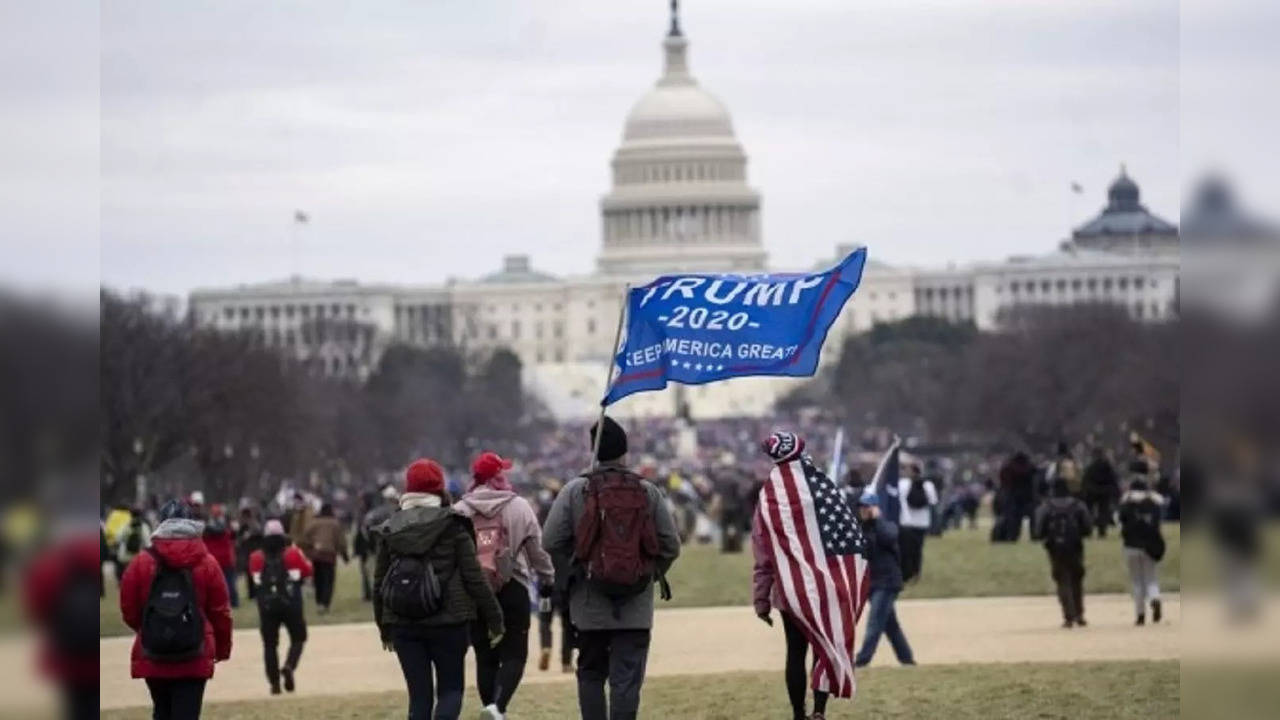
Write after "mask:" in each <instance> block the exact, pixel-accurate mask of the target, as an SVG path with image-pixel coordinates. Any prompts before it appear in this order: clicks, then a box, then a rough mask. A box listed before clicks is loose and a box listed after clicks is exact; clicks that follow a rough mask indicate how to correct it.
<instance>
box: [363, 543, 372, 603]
mask: <svg viewBox="0 0 1280 720" xmlns="http://www.w3.org/2000/svg"><path fill="white" fill-rule="evenodd" d="M374 562H375V559H374V557H373V556H372V555H361V556H360V599H361V600H363V601H365V602H369V601H370V600H372V599H373V566H374Z"/></svg>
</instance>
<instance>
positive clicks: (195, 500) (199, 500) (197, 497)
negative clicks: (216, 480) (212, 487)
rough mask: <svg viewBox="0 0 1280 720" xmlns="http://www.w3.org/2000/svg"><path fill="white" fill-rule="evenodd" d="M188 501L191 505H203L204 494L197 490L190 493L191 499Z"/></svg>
mask: <svg viewBox="0 0 1280 720" xmlns="http://www.w3.org/2000/svg"><path fill="white" fill-rule="evenodd" d="M188 499H189V500H190V501H191V504H192V505H203V504H204V493H202V492H200V491H199V490H194V491H192V493H191V497H190V498H188Z"/></svg>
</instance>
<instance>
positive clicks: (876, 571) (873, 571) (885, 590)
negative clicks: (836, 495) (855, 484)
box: [854, 492, 916, 667]
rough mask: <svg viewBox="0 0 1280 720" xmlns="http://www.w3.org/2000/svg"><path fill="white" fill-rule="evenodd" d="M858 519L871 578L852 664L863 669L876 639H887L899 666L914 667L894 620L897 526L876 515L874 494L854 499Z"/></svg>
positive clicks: (899, 567) (897, 590)
mask: <svg viewBox="0 0 1280 720" xmlns="http://www.w3.org/2000/svg"><path fill="white" fill-rule="evenodd" d="M858 519H859V521H861V523H862V530H863V535H864V536H865V537H866V539H867V566H868V574H869V575H870V576H871V581H870V583H869V585H870V590H871V596H870V597H869V598H868V601H867V609H868V613H867V627H866V636H865V637H864V638H863V639H862V647H861V648H860V649H859V650H858V655H857V657H856V658H855V659H854V665H856V666H857V667H864V666H866V665H868V664H870V662H871V658H872V657H874V656H875V653H876V646H877V645H879V644H880V636H881V635H882V634H886V635H888V636H889V644H890V645H891V646H893V654H894V655H895V656H897V658H898V662H900V663H902V664H903V665H915V664H916V658H915V655H914V654H913V653H912V652H911V644H910V643H908V642H907V635H906V633H904V632H903V631H902V624H901V623H900V622H899V621H898V611H897V610H896V609H895V608H894V603H895V602H897V600H898V593H900V592H902V565H901V561H900V560H899V559H898V525H897V523H895V522H893V521H892V520H889V519H887V518H884V517H882V516H881V514H880V499H879V497H878V496H877V495H876V494H875V493H874V492H864V493H863V494H862V496H861V497H860V498H858Z"/></svg>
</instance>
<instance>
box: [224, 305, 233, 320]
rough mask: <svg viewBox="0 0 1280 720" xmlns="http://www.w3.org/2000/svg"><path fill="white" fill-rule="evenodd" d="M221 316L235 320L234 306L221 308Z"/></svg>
mask: <svg viewBox="0 0 1280 720" xmlns="http://www.w3.org/2000/svg"><path fill="white" fill-rule="evenodd" d="M222 316H223V317H225V318H226V319H228V320H235V319H236V309H235V308H233V307H226V308H223V309H222Z"/></svg>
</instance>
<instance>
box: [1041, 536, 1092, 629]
mask: <svg viewBox="0 0 1280 720" xmlns="http://www.w3.org/2000/svg"><path fill="white" fill-rule="evenodd" d="M1049 568H1050V570H1052V572H1053V582H1054V583H1056V584H1057V586H1058V603H1059V604H1060V605H1062V619H1063V620H1068V621H1074V620H1079V619H1081V618H1083V617H1084V551H1083V550H1082V551H1080V552H1055V551H1053V550H1050V551H1049Z"/></svg>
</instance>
